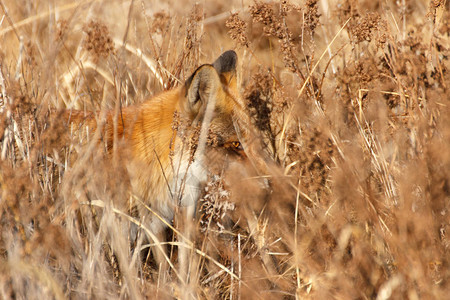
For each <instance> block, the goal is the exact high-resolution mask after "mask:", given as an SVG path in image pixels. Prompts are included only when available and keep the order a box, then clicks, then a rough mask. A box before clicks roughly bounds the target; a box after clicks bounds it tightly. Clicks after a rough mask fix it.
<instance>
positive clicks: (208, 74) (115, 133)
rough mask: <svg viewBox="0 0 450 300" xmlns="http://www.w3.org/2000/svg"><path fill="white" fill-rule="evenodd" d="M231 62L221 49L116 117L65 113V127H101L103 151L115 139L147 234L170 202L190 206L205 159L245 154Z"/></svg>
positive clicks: (163, 218)
mask: <svg viewBox="0 0 450 300" xmlns="http://www.w3.org/2000/svg"><path fill="white" fill-rule="evenodd" d="M237 59H238V58H237V54H236V52H235V51H233V50H229V51H226V52H224V53H223V54H221V55H220V56H219V57H218V58H217V59H216V60H215V61H214V62H213V63H212V64H203V65H201V66H199V67H198V68H197V69H196V70H195V71H194V72H193V73H192V75H191V76H190V77H188V79H187V80H186V81H185V83H184V85H181V86H180V87H178V88H175V89H172V90H169V91H165V92H163V93H161V94H159V95H156V96H154V97H152V98H150V99H148V100H146V101H144V102H142V103H140V104H136V105H131V106H128V107H124V108H122V109H121V110H120V112H119V113H118V115H117V116H116V115H115V112H114V111H113V110H111V111H107V112H106V113H105V114H104V118H103V120H102V118H101V117H96V114H95V113H93V112H91V113H85V112H82V111H76V110H70V111H68V112H67V115H66V120H67V124H68V125H69V126H70V128H72V129H74V128H78V129H79V128H89V131H90V132H95V130H97V129H101V130H100V131H101V140H102V141H104V142H105V143H106V145H107V148H108V151H109V152H110V153H112V152H114V146H113V145H114V141H115V139H117V140H116V141H120V142H121V143H122V145H123V147H121V148H119V150H118V151H119V153H118V155H119V156H120V157H121V159H124V160H125V164H126V170H127V172H128V175H129V179H130V185H131V191H132V193H133V196H135V197H136V198H137V199H138V203H137V205H136V206H137V210H138V213H139V217H140V220H141V221H142V224H143V226H145V227H146V228H148V229H149V230H150V231H151V232H152V233H154V234H160V233H161V232H162V231H163V230H164V229H165V228H166V227H167V224H170V222H171V221H172V220H173V218H174V213H175V209H176V208H177V207H195V205H196V203H197V201H198V199H199V197H200V196H201V193H202V189H201V187H202V183H204V182H205V181H206V180H207V176H208V172H209V171H210V170H209V166H211V165H214V164H211V163H209V162H211V161H213V162H215V164H216V165H218V164H217V162H218V161H220V158H223V159H224V163H225V160H236V161H239V160H245V159H246V154H245V149H244V147H243V144H242V143H241V141H242V134H243V131H242V130H241V129H240V128H239V125H238V118H239V113H238V110H239V107H240V103H241V96H240V93H239V89H238V86H237V75H238V74H237V70H236V67H237ZM111 155H112V154H111ZM149 208H150V209H149Z"/></svg>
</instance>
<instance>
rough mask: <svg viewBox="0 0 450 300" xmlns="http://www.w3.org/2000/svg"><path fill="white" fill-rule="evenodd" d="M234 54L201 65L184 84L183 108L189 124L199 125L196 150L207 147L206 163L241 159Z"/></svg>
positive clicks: (225, 53)
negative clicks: (199, 132) (223, 157)
mask: <svg viewBox="0 0 450 300" xmlns="http://www.w3.org/2000/svg"><path fill="white" fill-rule="evenodd" d="M236 64H237V55H236V53H235V52H234V51H233V50H229V51H226V52H224V53H223V54H222V55H221V56H220V57H219V58H218V59H217V60H216V61H215V62H214V63H213V64H205V65H202V66H200V67H199V68H198V69H197V70H196V71H195V72H194V73H193V74H192V75H191V76H190V77H189V78H188V80H187V81H186V83H185V86H184V92H185V98H184V99H183V101H184V103H183V105H182V107H183V109H184V110H185V112H186V114H187V115H188V116H189V118H190V120H191V121H192V124H193V125H194V126H195V125H201V126H202V130H204V131H205V133H206V134H205V135H206V137H207V138H206V141H202V136H201V134H200V139H199V148H200V147H202V143H204V144H206V148H207V149H206V152H207V153H206V154H207V155H208V160H209V161H210V160H214V157H211V156H216V155H218V154H221V155H222V156H224V155H225V156H227V157H230V156H232V157H244V156H245V154H244V149H243V147H242V144H241V142H240V135H239V131H238V128H237V122H236V116H237V115H236V110H237V109H239V105H240V104H239V103H240V101H239V100H240V97H239V92H238V89H237V72H236Z"/></svg>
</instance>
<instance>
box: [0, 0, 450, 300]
mask: <svg viewBox="0 0 450 300" xmlns="http://www.w3.org/2000/svg"><path fill="white" fill-rule="evenodd" d="M0 8H1V9H0V44H1V45H2V46H1V47H0V187H1V192H0V233H1V235H0V237H1V238H0V295H1V298H3V299H51V298H56V299H64V298H75V299H79V298H80V299H86V298H92V299H106V298H108V299H110V298H133V299H139V298H182V299H191V298H202V299H203V298H205V299H278V298H283V299H291V298H311V299H334V298H336V299H353V298H358V299H405V298H406V299H444V298H446V297H448V295H449V294H450V259H449V258H450V236H449V232H450V222H449V220H450V217H449V214H450V150H449V146H450V143H449V141H450V101H449V99H450V92H449V88H450V76H449V70H450V61H449V59H450V53H449V50H450V49H449V47H450V36H449V32H450V30H449V23H448V22H449V21H448V20H449V19H450V15H449V2H448V1H445V0H441V1H429V2H425V1H419V0H413V1H397V2H392V1H391V2H389V3H387V2H377V1H352V0H342V1H336V0H324V1H314V0H307V1H299V2H295V3H294V2H289V1H281V2H260V1H256V2H252V1H231V4H226V5H225V2H223V1H222V2H221V1H205V2H202V4H194V2H192V3H191V4H183V5H180V4H179V2H177V1H150V2H148V1H119V0H117V1H101V0H97V1H96V0H91V1H79V2H71V1H69V0H68V1H66V0H64V1H37V2H36V1H29V0H20V1H17V0H3V1H0ZM227 49H236V51H237V52H238V55H239V70H240V72H241V73H240V77H239V86H240V89H241V94H242V95H243V100H244V103H245V110H246V112H247V114H248V115H249V116H250V118H251V123H252V125H251V126H248V127H249V128H248V131H249V132H250V133H251V136H252V139H249V141H247V145H250V147H253V148H256V149H264V151H262V150H260V151H254V152H255V153H252V155H250V160H251V162H252V163H253V164H254V165H256V166H258V167H257V168H256V169H258V170H259V172H255V171H254V170H252V169H251V168H249V167H248V166H247V165H248V164H245V165H244V164H243V165H242V166H241V167H235V168H231V169H229V170H222V172H219V173H217V174H211V176H210V177H209V178H210V179H209V181H208V182H207V183H206V184H205V190H204V195H203V197H202V199H201V200H200V201H199V205H198V206H199V209H198V214H197V219H196V220H195V222H187V223H188V224H186V221H185V220H183V218H182V217H180V216H181V215H182V212H180V213H179V214H177V217H176V218H175V220H174V222H173V224H168V225H170V229H169V230H168V236H169V238H168V241H169V242H168V244H169V245H171V247H170V252H169V253H168V254H167V258H168V260H169V263H170V267H169V268H170V272H169V273H167V274H165V275H162V273H161V272H159V271H158V269H157V267H156V266H155V263H154V259H153V257H152V256H151V255H150V254H149V253H148V255H147V252H148V251H145V250H142V251H139V250H138V249H147V248H149V247H159V246H160V245H158V243H156V244H154V243H151V244H149V245H146V244H147V242H146V240H145V239H143V238H142V237H141V236H139V235H138V236H137V238H133V236H135V235H133V234H131V232H132V231H133V230H136V227H138V226H139V225H140V223H139V220H138V219H135V218H134V217H133V214H130V212H129V211H128V210H127V208H122V207H116V206H114V203H118V202H120V201H117V199H122V198H127V197H132V195H130V193H129V191H130V190H129V181H128V178H127V175H126V171H125V170H124V169H123V167H121V165H120V163H116V162H114V161H113V162H112V163H111V160H110V158H108V157H105V156H104V155H103V154H102V151H97V150H98V149H97V150H96V149H95V147H92V145H90V143H89V142H87V141H86V140H83V138H87V136H85V137H77V138H76V139H71V138H70V137H69V136H68V135H67V129H66V127H65V125H64V124H63V122H62V121H61V119H62V114H63V111H64V109H66V108H77V109H81V110H85V111H94V110H105V109H114V108H115V107H116V108H117V107H119V104H120V105H121V106H128V105H132V104H133V103H138V102H141V101H144V100H145V99H147V98H149V97H150V96H152V95H155V94H157V93H159V92H161V91H164V90H167V89H170V88H172V87H174V86H178V85H179V84H180V83H181V82H183V81H184V80H185V79H186V78H187V76H189V75H190V73H191V72H192V71H193V70H194V69H195V68H196V67H197V66H198V65H200V64H201V63H205V62H211V61H212V60H213V59H214V58H215V57H217V56H218V55H219V54H220V53H221V52H223V50H227ZM119 146H120V145H119ZM125 146H126V145H125ZM262 170H264V171H262ZM136 201H138V200H136ZM191 223H193V224H191ZM143 230H144V232H145V228H144V229H143ZM148 234H149V235H151V234H152V233H151V232H148ZM161 242H162V241H161ZM183 253H184V254H183ZM186 253H187V254H188V255H187V256H186V255H185V254H186ZM446 295H447V296H446Z"/></svg>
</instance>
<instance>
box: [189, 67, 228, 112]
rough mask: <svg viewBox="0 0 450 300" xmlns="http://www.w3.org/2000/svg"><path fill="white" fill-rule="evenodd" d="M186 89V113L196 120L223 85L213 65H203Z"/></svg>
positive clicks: (190, 79)
mask: <svg viewBox="0 0 450 300" xmlns="http://www.w3.org/2000/svg"><path fill="white" fill-rule="evenodd" d="M185 89H186V100H187V101H186V102H185V105H184V107H185V111H187V112H188V113H189V115H190V116H191V118H192V119H195V118H196V117H197V115H198V114H199V112H200V111H201V109H202V107H203V106H204V104H206V103H207V102H208V100H209V99H210V97H211V96H213V97H217V96H216V95H217V94H218V93H220V90H221V89H222V85H221V83H220V78H219V74H217V71H216V69H215V68H214V67H213V66H212V65H202V66H200V67H199V68H198V69H197V70H195V72H194V74H192V75H191V77H189V79H188V80H186V83H185Z"/></svg>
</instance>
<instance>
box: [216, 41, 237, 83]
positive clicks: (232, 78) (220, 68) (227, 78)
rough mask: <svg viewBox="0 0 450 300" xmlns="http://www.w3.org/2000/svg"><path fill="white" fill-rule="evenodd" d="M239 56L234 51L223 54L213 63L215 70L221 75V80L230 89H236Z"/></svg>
mask: <svg viewBox="0 0 450 300" xmlns="http://www.w3.org/2000/svg"><path fill="white" fill-rule="evenodd" d="M236 65H237V54H236V52H234V51H233V50H228V51H226V52H224V53H222V55H221V56H219V58H218V59H216V61H215V62H214V63H213V66H214V69H216V71H217V73H219V76H220V80H221V81H222V83H223V84H225V85H226V86H228V87H229V88H236V85H237V79H236Z"/></svg>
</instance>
